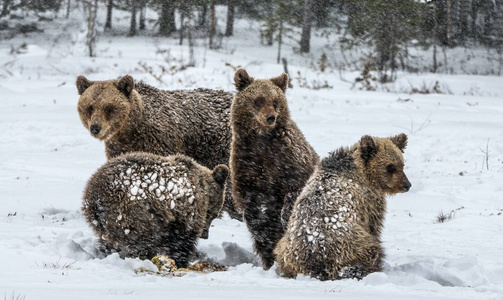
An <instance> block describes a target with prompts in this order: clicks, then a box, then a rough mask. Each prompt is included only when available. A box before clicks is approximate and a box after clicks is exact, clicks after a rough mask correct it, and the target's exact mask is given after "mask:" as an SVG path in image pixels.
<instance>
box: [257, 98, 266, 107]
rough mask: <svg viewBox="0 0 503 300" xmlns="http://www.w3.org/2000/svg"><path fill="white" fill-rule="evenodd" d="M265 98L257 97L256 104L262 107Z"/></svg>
mask: <svg viewBox="0 0 503 300" xmlns="http://www.w3.org/2000/svg"><path fill="white" fill-rule="evenodd" d="M264 102H265V99H264V98H263V97H258V98H257V99H255V106H256V107H262V106H263V105H264Z"/></svg>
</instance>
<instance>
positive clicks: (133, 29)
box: [128, 1, 138, 36]
mask: <svg viewBox="0 0 503 300" xmlns="http://www.w3.org/2000/svg"><path fill="white" fill-rule="evenodd" d="M136 11H137V3H136V1H132V4H131V26H130V27H129V34H128V35H129V36H135V35H137V34H138V29H137V27H136Z"/></svg>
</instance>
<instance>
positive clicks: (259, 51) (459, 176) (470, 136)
mask: <svg viewBox="0 0 503 300" xmlns="http://www.w3.org/2000/svg"><path fill="white" fill-rule="evenodd" d="M77 14H78V13H76V15H77ZM125 23H127V21H124V24H125ZM46 26H48V28H47V29H46V31H45V32H44V33H43V34H38V35H30V36H27V37H16V38H14V39H12V40H8V41H2V42H1V43H0V88H1V94H0V128H1V130H0V140H1V142H0V155H1V157H0V158H1V159H0V195H1V196H0V197H1V205H0V241H1V243H0V266H1V270H2V271H1V272H0V298H1V297H4V299H177V298H181V299H190V298H200V297H205V298H207V299H268V298H288V299H330V298H341V299H342V298H344V299H503V254H502V253H503V185H502V182H503V102H502V97H503V78H501V77H490V76H474V75H440V74H427V73H423V74H400V76H399V80H398V81H397V82H395V83H393V84H390V85H388V86H387V87H386V88H379V91H377V92H367V91H361V90H359V89H358V87H355V88H353V89H352V88H351V87H352V83H351V82H352V79H353V78H354V77H356V76H357V75H358V73H357V72H345V71H342V72H341V73H339V70H337V69H335V70H334V69H329V70H327V71H326V72H325V73H321V72H319V71H316V70H314V68H313V67H312V64H314V65H315V64H316V61H317V57H319V56H316V54H313V55H312V56H310V57H309V56H307V57H303V56H299V55H296V54H294V53H293V51H292V49H291V47H289V46H288V45H287V46H285V47H284V50H283V51H284V54H285V56H286V57H288V58H289V61H290V66H289V69H290V74H292V77H294V80H293V84H294V86H295V87H294V88H293V89H289V90H287V98H288V101H289V105H290V110H291V113H292V118H293V119H294V120H295V121H296V122H297V124H298V125H299V127H300V128H301V130H302V131H303V132H304V134H305V136H306V137H307V139H308V140H309V142H310V143H311V144H312V145H313V146H314V147H315V149H316V150H317V151H318V153H319V154H320V155H321V156H325V155H326V154H327V153H328V152H329V151H332V150H334V149H336V148H338V147H339V146H343V145H351V144H353V143H355V142H356V141H358V139H359V138H360V137H361V136H362V135H364V134H370V135H375V136H390V135H395V134H397V133H400V132H404V133H406V134H408V136H409V145H408V147H407V149H406V150H405V154H404V157H405V160H406V168H405V171H406V174H407V176H408V177H409V179H410V181H411V183H412V189H411V190H410V192H408V193H406V194H399V195H397V196H395V197H392V198H390V199H389V201H388V205H389V209H388V214H387V220H386V223H385V228H384V233H383V238H382V240H383V242H384V248H385V250H386V254H387V257H386V265H385V270H384V272H382V273H374V274H371V275H369V276H367V277H366V278H364V279H363V280H361V281H357V280H340V281H333V282H320V281H318V280H315V279H311V278H308V277H303V276H299V277H298V278H297V279H285V278H282V277H279V276H278V275H277V274H276V272H275V268H274V267H273V268H272V269H271V270H269V271H264V270H263V269H262V268H261V267H259V266H254V265H253V263H252V259H250V257H249V255H248V254H250V252H252V244H251V239H250V235H249V234H248V232H247V229H246V226H245V225H244V224H243V223H240V222H238V221H235V220H231V219H229V218H228V217H227V216H225V217H224V218H223V219H219V220H215V221H214V222H213V227H212V228H211V230H210V238H209V239H208V240H202V241H200V243H199V249H200V250H201V251H204V252H206V253H208V255H209V256H210V257H214V258H215V259H217V260H220V261H223V262H226V263H229V264H232V265H235V266H232V267H230V268H229V270H228V271H225V272H214V273H209V274H199V273H189V274H187V275H186V276H183V277H173V278H170V277H162V276H157V275H152V274H148V273H139V274H137V273H135V272H134V269H139V268H144V269H146V270H154V268H155V267H154V265H153V264H152V263H150V262H149V261H141V260H139V259H125V260H122V259H120V258H119V257H118V256H116V255H111V256H109V257H106V258H96V257H94V254H95V252H94V247H95V242H96V237H95V236H94V235H93V232H92V231H91V229H90V227H89V226H88V225H87V224H86V222H85V220H84V218H83V217H82V214H81V212H80V206H81V196H82V192H83V188H84V186H85V184H86V181H87V179H88V178H89V177H90V175H91V174H92V173H93V172H95V171H96V169H97V168H98V167H99V166H101V165H102V164H103V163H104V162H105V154H104V145H103V144H102V143H101V142H99V141H98V140H96V139H94V138H92V137H91V136H90V134H89V133H88V132H87V131H86V130H85V129H84V128H83V126H82V124H81V123H80V120H79V117H78V114H77V109H76V104H77V100H78V95H77V91H76V88H75V85H74V81H75V78H76V76H77V75H80V74H84V75H86V76H87V77H88V78H89V79H91V80H105V79H111V78H116V77H118V76H121V75H124V74H131V75H133V76H134V77H135V79H138V80H144V81H146V82H148V83H150V84H152V85H155V86H157V87H160V88H165V89H175V88H195V87H210V88H219V89H224V90H229V91H234V87H233V84H232V78H233V73H234V69H233V67H237V66H242V67H245V68H246V69H247V71H248V73H249V74H250V75H252V76H255V77H257V78H267V77H273V76H277V75H279V74H281V72H282V71H283V67H282V66H281V65H278V64H276V63H275V62H276V49H274V48H267V47H263V46H260V45H259V35H258V33H257V32H256V29H257V28H258V25H257V24H254V23H252V22H248V21H243V20H240V21H238V23H237V24H236V28H237V29H236V37H234V38H231V39H229V40H225V39H224V40H223V43H222V45H223V48H222V49H219V50H216V51H213V50H208V49H206V47H205V46H204V42H203V41H197V44H198V46H197V48H196V52H195V60H196V67H194V68H188V69H186V70H181V71H176V72H173V74H169V72H166V73H165V74H164V75H163V76H162V78H161V81H157V80H156V79H154V77H153V76H152V75H151V74H149V73H148V72H147V71H146V69H149V68H151V72H152V74H155V75H157V76H159V75H162V74H163V73H162V71H161V68H160V66H164V67H165V68H166V69H168V68H169V67H170V66H180V65H182V64H186V63H187V61H188V52H189V51H188V47H187V46H186V45H184V46H178V44H177V43H178V41H177V39H163V38H156V37H136V38H126V37H112V36H111V35H104V36H100V38H99V42H98V45H97V48H98V51H97V53H98V56H97V57H96V58H88V57H86V56H85V47H84V46H83V41H84V33H82V32H81V33H75V32H74V31H72V30H71V29H72V28H79V27H80V25H79V19H78V18H77V17H75V18H74V19H73V21H64V22H63V23H62V26H61V27H58V28H55V27H51V26H50V25H46ZM82 28H83V27H82ZM124 30H125V29H124ZM22 43H26V44H27V49H25V50H22V51H20V52H21V53H19V54H11V46H12V47H14V48H16V47H19V46H20V45H21V44H22ZM324 43H325V41H323V40H322V39H321V38H315V39H314V46H313V48H314V49H315V50H313V52H315V53H320V52H321V51H322V50H320V49H322V48H323V44H324ZM317 45H318V46H317ZM335 52H336V51H335V50H334V53H335ZM458 59H460V60H462V58H458ZM473 59H476V58H473V57H472V62H473ZM486 63H487V62H486V60H482V59H480V63H479V64H478V65H479V66H482V65H484V64H486ZM226 64H228V65H226ZM229 65H230V66H229ZM474 65H475V66H476V65H477V63H475V64H474ZM495 68H496V66H495ZM298 72H300V74H301V75H300V76H299V75H298ZM480 73H482V72H480ZM296 77H301V78H305V79H306V80H307V82H308V83H312V82H313V81H316V82H317V83H324V82H325V81H326V82H327V83H328V85H330V86H332V88H329V89H320V90H313V89H308V88H301V87H299V80H298V79H296ZM436 81H438V82H439V84H438V86H439V87H440V89H441V90H442V91H443V92H444V93H443V94H409V93H407V91H410V90H411V89H412V87H416V88H421V87H429V88H432V87H433V86H434V85H435V82H436ZM386 90H388V91H391V92H386ZM441 213H443V214H444V215H451V216H452V218H451V219H449V220H447V221H445V222H444V223H438V222H437V217H438V216H439V215H440V214H441ZM233 243H234V244H233ZM224 249H226V250H227V257H226V252H225V251H224ZM238 253H241V254H243V256H242V257H241V258H238V259H234V260H233V259H232V256H236V255H237V254H238Z"/></svg>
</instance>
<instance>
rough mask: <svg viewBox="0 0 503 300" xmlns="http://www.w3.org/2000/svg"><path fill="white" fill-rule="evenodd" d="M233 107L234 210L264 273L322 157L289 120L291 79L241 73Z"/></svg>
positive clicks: (270, 263) (237, 74) (232, 163)
mask: <svg viewBox="0 0 503 300" xmlns="http://www.w3.org/2000/svg"><path fill="white" fill-rule="evenodd" d="M234 83H235V85H236V88H237V90H238V92H237V94H236V96H235V97H234V101H233V103H232V106H231V127H232V134H233V136H232V144H231V159H230V169H231V182H232V197H233V199H234V201H235V206H236V207H238V208H240V209H243V211H244V219H245V222H246V224H247V226H248V229H249V230H250V233H251V235H252V237H253V240H254V246H255V250H256V252H257V253H258V254H259V256H260V257H261V259H262V263H263V266H264V268H266V269H268V268H270V267H271V266H272V265H273V264H274V255H273V250H274V247H275V246H276V243H277V242H278V241H279V239H280V238H281V237H282V236H283V233H284V228H285V226H286V224H287V223H288V218H289V215H290V210H291V207H292V206H293V203H294V201H295V199H296V198H297V195H298V194H299V192H300V191H301V189H302V187H303V186H304V185H305V183H306V181H307V180H308V179H309V177H310V176H311V174H312V173H313V171H314V169H315V166H316V164H317V163H318V161H319V158H318V155H317V154H316V152H315V151H314V149H313V148H312V147H311V145H309V143H308V142H307V140H306V139H305V137H304V135H303V134H302V132H301V131H300V129H299V128H298V127H297V125H296V124H295V122H294V121H293V120H292V119H291V118H290V112H289V110H288V105H287V100H286V97H285V90H286V88H287V85H288V76H287V75H286V74H283V75H281V76H278V77H275V78H272V79H258V80H255V79H254V78H252V77H250V76H249V75H248V73H247V72H246V71H245V70H243V69H240V70H238V71H237V72H236V74H235V76H234Z"/></svg>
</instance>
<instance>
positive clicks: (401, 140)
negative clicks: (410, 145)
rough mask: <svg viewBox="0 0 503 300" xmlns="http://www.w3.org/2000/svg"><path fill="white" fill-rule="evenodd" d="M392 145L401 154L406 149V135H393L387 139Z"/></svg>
mask: <svg viewBox="0 0 503 300" xmlns="http://www.w3.org/2000/svg"><path fill="white" fill-rule="evenodd" d="M389 139H390V140H391V141H392V142H393V144H395V145H396V146H397V147H398V149H400V150H401V151H402V152H403V150H404V149H405V147H407V135H406V134H405V133H400V134H399V135H395V136H392V137H390V138H389Z"/></svg>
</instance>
